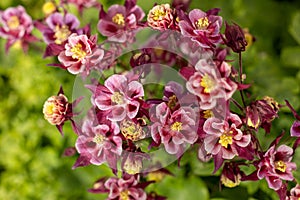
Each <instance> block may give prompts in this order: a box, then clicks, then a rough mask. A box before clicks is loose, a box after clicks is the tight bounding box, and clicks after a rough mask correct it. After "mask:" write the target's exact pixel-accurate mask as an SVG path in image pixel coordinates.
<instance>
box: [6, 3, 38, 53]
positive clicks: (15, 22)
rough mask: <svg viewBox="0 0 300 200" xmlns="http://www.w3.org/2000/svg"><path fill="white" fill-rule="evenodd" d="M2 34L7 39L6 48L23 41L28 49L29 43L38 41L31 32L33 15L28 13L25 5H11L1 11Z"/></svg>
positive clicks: (23, 44) (25, 48) (22, 43)
mask: <svg viewBox="0 0 300 200" xmlns="http://www.w3.org/2000/svg"><path fill="white" fill-rule="evenodd" d="M0 24H1V25H2V26H1V27H0V36H1V37H3V38H5V39H7V43H6V50H7V51H8V50H9V48H10V47H11V46H12V45H13V44H14V43H15V42H18V41H19V42H21V45H22V47H23V49H24V50H25V51H26V50H27V48H28V43H29V42H33V41H37V38H35V37H34V36H33V35H32V34H31V32H32V30H33V23H32V19H31V17H30V16H29V15H28V14H27V13H26V11H25V9H24V7H23V6H17V7H10V8H7V9H6V10H4V11H0Z"/></svg>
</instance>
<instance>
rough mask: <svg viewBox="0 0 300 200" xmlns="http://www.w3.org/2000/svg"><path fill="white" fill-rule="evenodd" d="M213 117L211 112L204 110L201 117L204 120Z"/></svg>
mask: <svg viewBox="0 0 300 200" xmlns="http://www.w3.org/2000/svg"><path fill="white" fill-rule="evenodd" d="M213 116H214V113H213V111H211V110H204V111H203V117H204V118H205V119H208V118H211V117H213Z"/></svg>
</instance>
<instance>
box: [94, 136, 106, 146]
mask: <svg viewBox="0 0 300 200" xmlns="http://www.w3.org/2000/svg"><path fill="white" fill-rule="evenodd" d="M104 140H105V137H104V136H103V135H99V134H97V135H96V136H95V137H94V138H93V142H95V143H96V144H102V143H103V142H104Z"/></svg>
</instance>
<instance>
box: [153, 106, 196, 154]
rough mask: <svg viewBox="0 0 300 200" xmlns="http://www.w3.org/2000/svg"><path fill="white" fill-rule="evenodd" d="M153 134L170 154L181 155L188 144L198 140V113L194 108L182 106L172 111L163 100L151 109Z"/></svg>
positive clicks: (154, 138)
mask: <svg viewBox="0 0 300 200" xmlns="http://www.w3.org/2000/svg"><path fill="white" fill-rule="evenodd" d="M150 116H151V121H152V122H153V125H152V126H151V136H152V138H153V140H154V141H155V142H156V143H158V144H160V143H162V144H163V145H164V147H165V149H166V151H167V152H168V153H169V154H177V155H181V154H182V153H183V152H184V150H185V148H186V146H187V144H193V143H194V142H195V141H196V140H197V137H198V135H197V129H196V128H195V125H196V122H195V121H196V115H195V112H194V110H193V109H192V108H189V107H181V108H179V109H178V110H175V111H174V112H171V110H170V108H169V107H168V105H167V104H166V103H165V102H163V103H161V104H159V105H157V106H155V107H152V110H150Z"/></svg>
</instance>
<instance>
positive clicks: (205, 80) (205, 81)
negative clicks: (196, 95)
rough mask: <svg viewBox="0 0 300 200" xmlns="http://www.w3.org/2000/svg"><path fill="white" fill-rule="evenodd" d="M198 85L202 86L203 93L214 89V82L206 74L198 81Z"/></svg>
mask: <svg viewBox="0 0 300 200" xmlns="http://www.w3.org/2000/svg"><path fill="white" fill-rule="evenodd" d="M200 85H201V86H202V87H203V88H204V92H205V93H210V92H211V91H212V90H213V89H214V86H215V82H214V80H213V79H212V78H211V77H210V76H209V75H208V74H205V75H204V76H203V77H202V79H201V81H200Z"/></svg>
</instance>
